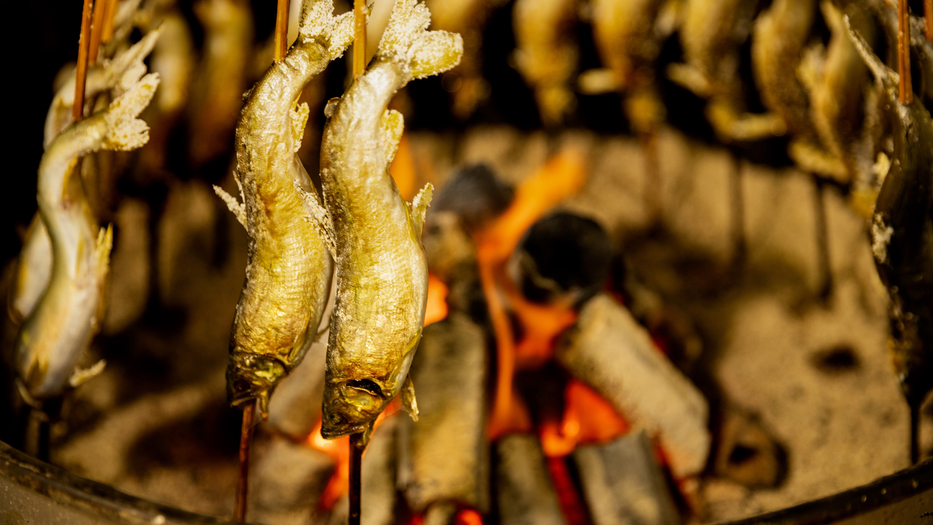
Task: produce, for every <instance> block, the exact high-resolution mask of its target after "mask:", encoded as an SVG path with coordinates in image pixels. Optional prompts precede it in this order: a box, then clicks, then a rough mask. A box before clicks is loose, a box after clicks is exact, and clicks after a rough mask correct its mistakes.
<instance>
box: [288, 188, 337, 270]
mask: <svg viewBox="0 0 933 525" xmlns="http://www.w3.org/2000/svg"><path fill="white" fill-rule="evenodd" d="M294 184H295V189H296V190H298V195H300V196H301V202H302V203H303V204H304V206H305V212H306V213H307V216H306V217H305V220H307V221H310V222H311V224H314V225H315V226H317V229H318V232H320V234H321V236H322V237H324V244H326V245H327V249H328V250H329V251H330V256H331V257H333V258H334V259H336V258H337V236H336V235H335V234H334V230H333V227H332V226H331V221H330V214H329V213H327V208H325V207H324V205H322V204H321V202H320V201H319V200H318V197H317V193H316V192H314V190H312V191H308V190H305V189H304V188H302V187H301V186H300V185H299V184H298V182H297V181H295V183H294Z"/></svg>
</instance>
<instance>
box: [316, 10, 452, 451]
mask: <svg viewBox="0 0 933 525" xmlns="http://www.w3.org/2000/svg"><path fill="white" fill-rule="evenodd" d="M429 22H430V13H429V12H428V9H427V8H426V7H425V6H424V4H419V3H416V0H398V1H397V2H396V4H395V7H394V8H393V11H392V15H391V18H390V20H389V24H388V26H387V27H386V30H385V33H384V34H383V37H382V40H381V41H380V43H379V48H378V49H377V51H376V55H375V57H374V58H373V60H372V62H370V64H369V67H368V68H367V69H366V72H365V73H363V74H362V75H360V76H359V77H358V78H356V79H355V80H354V81H353V83H352V84H351V85H350V87H349V88H348V89H347V91H346V93H344V95H343V97H341V98H340V101H339V102H337V103H332V104H330V105H329V111H328V113H330V120H329V121H328V123H327V125H326V127H325V129H324V137H323V141H322V144H321V181H322V183H323V188H324V203H325V205H326V211H325V210H324V209H322V208H321V207H320V206H317V205H316V204H315V202H314V201H313V200H311V199H308V200H307V201H306V202H308V204H309V205H310V206H309V208H310V209H311V211H312V213H313V215H314V216H315V217H316V218H317V220H318V222H319V223H320V225H321V226H322V227H323V228H324V229H325V230H329V231H328V233H327V235H328V236H329V237H330V239H331V241H330V242H331V243H332V246H334V247H335V250H336V256H335V263H336V270H337V299H336V305H335V307H334V313H333V316H332V317H331V323H330V324H331V326H330V338H329V341H328V348H327V364H326V369H325V379H324V404H323V412H324V416H323V426H322V429H321V434H322V435H323V436H324V437H325V438H328V439H330V438H335V437H338V436H342V435H346V434H351V433H358V432H363V431H366V430H368V429H371V428H372V424H373V422H374V420H375V419H376V416H378V415H379V413H380V412H382V410H383V409H384V408H385V407H386V405H387V404H388V403H389V401H391V400H392V399H393V398H394V397H395V396H396V395H398V394H399V392H400V391H402V389H403V384H404V385H406V386H407V388H405V391H404V392H403V393H402V398H403V403H404V404H405V406H406V407H407V408H408V409H409V410H410V411H412V412H415V411H416V408H415V407H414V390H413V389H412V388H411V381H410V380H408V370H409V367H410V366H411V360H412V357H414V353H415V349H416V348H417V346H418V341H419V340H420V339H421V329H422V326H423V324H424V313H425V305H426V301H427V291H428V268H427V263H426V260H425V255H424V249H423V246H422V244H421V233H422V229H423V225H424V214H425V211H426V209H427V206H428V203H429V202H430V200H431V192H432V188H431V186H430V185H428V186H427V187H425V189H424V190H422V191H421V193H419V194H418V196H416V197H415V199H414V201H413V203H412V204H411V205H409V204H408V203H406V202H405V201H403V200H402V198H401V196H400V195H399V193H398V189H397V188H396V186H395V183H394V182H393V180H392V177H391V176H390V175H389V172H388V170H387V168H388V166H389V164H390V163H391V161H392V158H393V157H394V155H395V151H396V149H397V147H398V142H399V139H400V138H401V135H402V129H403V123H402V116H401V114H400V113H398V112H396V111H392V110H388V111H387V110H386V107H387V106H388V104H389V101H390V100H391V99H392V97H393V95H395V93H396V92H397V91H398V90H399V89H401V88H402V87H403V86H405V85H406V84H407V83H408V82H409V81H411V80H412V79H416V78H423V77H427V76H430V75H435V74H437V73H440V72H443V71H446V70H448V69H450V68H452V67H454V66H456V65H457V63H458V62H459V60H460V55H461V54H462V52H463V43H462V40H461V39H460V36H459V35H456V34H452V33H447V32H444V31H426V28H427V26H428V24H429ZM334 104H335V105H334ZM331 228H332V229H331Z"/></svg>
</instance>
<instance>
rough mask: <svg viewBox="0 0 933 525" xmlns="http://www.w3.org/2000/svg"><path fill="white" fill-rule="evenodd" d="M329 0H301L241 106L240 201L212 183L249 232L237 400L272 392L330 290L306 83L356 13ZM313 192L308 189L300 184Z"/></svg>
mask: <svg viewBox="0 0 933 525" xmlns="http://www.w3.org/2000/svg"><path fill="white" fill-rule="evenodd" d="M333 9H334V7H333V2H332V1H331V0H305V3H304V6H303V9H302V15H301V28H300V33H299V37H298V40H297V42H296V43H295V44H294V45H293V46H292V47H291V49H290V50H289V51H288V54H287V55H286V56H285V58H284V59H283V60H281V61H279V62H277V63H275V64H274V65H272V67H270V68H269V70H268V71H267V72H266V74H265V75H264V76H263V77H262V79H260V80H259V81H258V82H257V83H256V85H255V86H253V89H252V90H251V91H250V92H249V96H248V98H247V99H246V102H245V104H244V106H243V111H242V114H241V116H240V121H239V124H238V125H237V130H236V159H237V168H236V181H237V184H238V185H239V187H240V192H241V194H242V198H243V203H242V204H240V203H238V202H237V201H236V200H235V199H234V198H233V197H231V196H229V195H227V194H226V193H224V192H223V191H222V190H220V188H217V187H216V186H215V190H216V191H217V193H218V195H220V196H221V197H222V198H223V199H224V200H225V201H226V202H227V205H228V206H229V207H230V210H231V211H233V212H234V214H235V215H236V217H237V220H238V221H239V222H240V224H242V225H243V226H244V227H245V228H246V231H247V234H248V235H249V252H248V257H249V260H248V263H247V267H246V282H245V284H244V286H243V291H242V292H241V294H240V300H239V303H238V304H237V309H236V317H235V318H234V321H233V333H232V335H231V338H230V339H231V341H230V358H229V361H228V364H227V396H228V399H229V401H230V403H231V404H232V405H235V406H236V405H241V404H243V403H246V402H249V401H252V400H254V399H257V400H258V401H259V409H260V413H261V414H263V416H265V414H267V413H268V403H269V396H271V394H272V390H273V389H274V388H275V386H276V385H277V384H278V382H279V381H281V380H282V379H283V378H284V377H285V376H286V375H288V374H289V373H290V372H291V371H292V370H293V369H294V368H295V367H296V366H298V364H299V363H300V362H301V360H302V358H303V357H304V355H305V353H306V352H307V351H308V348H309V347H310V346H311V343H313V342H314V340H315V339H316V338H317V328H318V325H319V324H320V321H321V316H322V314H323V312H324V307H325V305H326V303H327V298H328V296H329V290H330V282H331V272H332V262H331V258H330V254H329V253H328V248H327V246H326V245H325V243H324V239H323V237H322V236H321V233H320V231H319V229H318V228H317V227H316V225H314V224H312V223H310V222H309V221H307V220H306V215H305V208H304V204H303V203H302V199H303V198H308V199H311V200H314V201H315V202H316V201H317V195H316V194H315V193H314V189H313V187H312V186H311V179H310V178H309V177H308V174H307V172H306V171H305V169H304V166H302V164H301V161H300V160H298V157H297V152H298V148H299V146H300V145H301V136H302V134H303V132H304V127H305V123H306V122H307V119H308V107H307V105H304V104H302V105H298V104H297V102H298V97H299V96H300V95H301V90H302V88H303V87H304V86H305V85H306V84H307V83H308V82H309V81H310V80H311V78H312V77H314V75H317V74H318V73H320V72H321V71H323V70H324V68H325V67H327V65H328V64H329V63H330V62H331V61H332V60H334V59H336V58H338V57H340V56H341V55H342V54H343V52H344V50H345V49H346V48H347V46H349V45H350V42H351V40H352V38H353V19H352V17H351V16H350V14H346V15H342V16H339V17H335V16H334V15H333ZM302 190H303V191H304V192H309V193H303V192H302Z"/></svg>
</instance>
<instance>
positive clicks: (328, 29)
mask: <svg viewBox="0 0 933 525" xmlns="http://www.w3.org/2000/svg"><path fill="white" fill-rule="evenodd" d="M298 19H299V29H298V32H299V33H300V34H301V37H302V38H304V39H313V40H317V41H318V42H320V43H322V44H324V46H325V47H326V48H327V54H328V55H329V56H330V59H331V60H335V59H337V58H340V57H341V56H342V55H343V52H344V51H346V49H347V47H349V46H350V43H351V42H353V12H352V11H350V12H348V13H344V14H342V15H340V16H334V2H333V0H304V2H303V3H302V5H301V15H300V16H299V17H298Z"/></svg>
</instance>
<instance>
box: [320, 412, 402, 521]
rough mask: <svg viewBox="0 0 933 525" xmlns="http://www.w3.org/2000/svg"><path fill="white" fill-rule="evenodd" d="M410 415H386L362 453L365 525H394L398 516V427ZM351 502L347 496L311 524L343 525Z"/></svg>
mask: <svg viewBox="0 0 933 525" xmlns="http://www.w3.org/2000/svg"><path fill="white" fill-rule="evenodd" d="M402 417H408V416H407V415H404V414H396V415H395V416H390V417H387V418H386V419H385V420H384V421H383V422H382V424H381V425H380V426H379V427H377V428H376V430H374V431H373V436H372V439H371V440H370V441H369V446H367V447H366V451H365V452H364V453H363V465H362V469H363V472H362V477H361V479H362V481H361V483H362V489H361V492H360V494H361V495H360V501H361V505H362V514H361V516H360V523H361V524H362V525H394V524H395V523H396V519H395V503H396V501H395V469H396V460H395V450H396V426H397V423H398V421H399V419H400V418H402ZM349 512H350V502H349V501H348V499H347V497H346V496H344V497H343V498H342V499H341V500H340V503H338V504H337V506H336V508H334V511H333V512H332V513H331V515H330V517H329V518H328V519H327V520H322V521H312V523H318V522H320V523H328V524H330V525H343V524H345V523H347V514H348V513H349Z"/></svg>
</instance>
